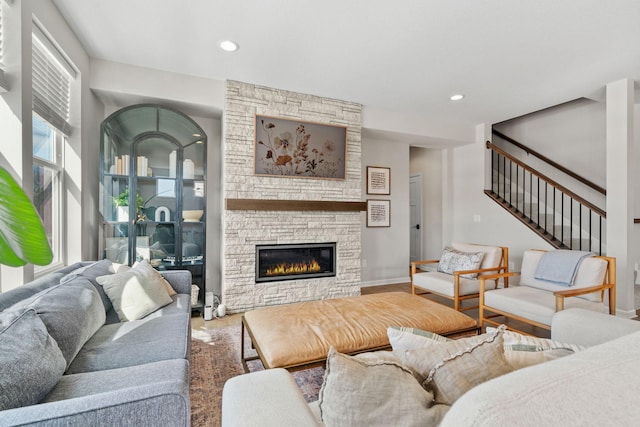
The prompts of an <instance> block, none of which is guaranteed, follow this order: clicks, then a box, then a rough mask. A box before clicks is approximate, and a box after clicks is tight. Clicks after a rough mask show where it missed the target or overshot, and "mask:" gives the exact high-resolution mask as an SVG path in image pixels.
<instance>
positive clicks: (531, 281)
mask: <svg viewBox="0 0 640 427" xmlns="http://www.w3.org/2000/svg"><path fill="white" fill-rule="evenodd" d="M544 253H545V252H544V251H537V250H528V251H525V252H524V255H523V257H522V269H521V273H520V285H521V286H529V287H532V288H537V289H542V290H545V291H549V292H555V291H566V290H567V286H566V285H562V284H558V283H553V282H548V281H545V280H538V279H536V278H535V274H536V270H537V268H538V263H539V262H540V259H541V258H542V256H543V255H544ZM606 272H607V262H606V261H605V260H603V259H602V258H597V257H587V258H584V259H583V260H582V262H581V263H580V266H579V267H578V271H577V272H576V275H575V279H574V280H573V285H572V286H571V288H573V289H575V288H588V287H590V286H597V285H601V284H602V282H603V280H604V276H605V274H606ZM578 298H582V299H586V300H587V301H593V302H602V293H601V292H595V293H592V294H588V295H581V296H579V297H578Z"/></svg>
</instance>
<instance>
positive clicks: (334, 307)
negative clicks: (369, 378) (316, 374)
mask: <svg viewBox="0 0 640 427" xmlns="http://www.w3.org/2000/svg"><path fill="white" fill-rule="evenodd" d="M389 326H405V327H411V328H419V329H423V330H428V331H431V332H435V333H437V334H440V335H445V336H456V335H466V334H473V333H477V332H478V331H479V328H478V324H477V322H476V321H475V320H474V319H473V318H471V317H469V316H467V315H466V314H463V313H460V312H458V311H456V310H454V309H452V308H449V307H447V306H444V305H442V304H438V303H435V302H433V301H429V300H427V299H425V298H422V297H419V296H416V295H412V294H408V293H404V292H388V293H380V294H372V295H361V296H355V297H347V298H336V299H326V300H318V301H308V302H301V303H296V304H289V305H279V306H272V307H266V308H260V309H256V310H251V311H248V312H246V313H245V314H244V315H243V318H242V346H241V349H242V350H241V358H242V364H243V366H244V369H245V371H246V372H248V371H249V369H248V367H247V364H246V362H247V361H249V360H255V359H258V358H260V360H261V361H262V364H263V365H264V367H265V368H267V369H268V368H286V369H289V370H296V369H306V368H309V367H312V366H314V365H320V364H322V363H323V362H324V361H325V359H326V357H327V353H328V352H329V348H330V347H335V348H336V350H337V351H339V352H341V353H345V354H357V353H361V352H364V351H371V350H380V349H385V348H389V339H388V338H387V328H388V327H389ZM245 329H246V330H247V332H248V334H249V337H250V339H251V343H252V345H253V347H254V348H255V349H256V351H257V352H258V357H250V358H247V357H245V351H244V336H245V334H244V330H245Z"/></svg>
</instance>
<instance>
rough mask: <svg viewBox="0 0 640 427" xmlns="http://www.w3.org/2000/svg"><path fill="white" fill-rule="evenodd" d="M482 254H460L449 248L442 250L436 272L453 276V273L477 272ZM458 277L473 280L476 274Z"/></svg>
mask: <svg viewBox="0 0 640 427" xmlns="http://www.w3.org/2000/svg"><path fill="white" fill-rule="evenodd" d="M483 257H484V252H461V251H457V250H455V249H453V248H451V247H446V248H444V249H443V250H442V254H441V255H440V261H439V262H438V271H439V272H441V273H446V274H453V272H454V271H461V270H477V269H478V268H480V264H481V263H482V258H483ZM460 277H465V278H467V279H475V278H476V277H478V273H468V274H461V275H460Z"/></svg>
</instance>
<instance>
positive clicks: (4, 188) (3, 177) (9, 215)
mask: <svg viewBox="0 0 640 427" xmlns="http://www.w3.org/2000/svg"><path fill="white" fill-rule="evenodd" d="M52 259H53V253H52V252H51V248H50V247H49V241H48V239H47V234H46V233H45V230H44V227H43V226H42V221H41V220H40V216H39V215H38V212H36V210H35V208H34V207H33V204H32V203H31V201H30V200H29V198H28V197H27V195H26V194H25V193H24V191H22V188H20V185H18V183H17V182H16V181H15V180H14V179H13V177H11V175H10V174H9V173H8V172H7V171H6V170H4V169H3V168H0V264H4V265H8V266H11V267H20V266H22V265H25V264H26V263H28V262H30V263H33V264H37V265H47V264H49V263H50V262H51V260H52Z"/></svg>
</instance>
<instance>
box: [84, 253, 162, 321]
mask: <svg viewBox="0 0 640 427" xmlns="http://www.w3.org/2000/svg"><path fill="white" fill-rule="evenodd" d="M96 280H97V281H98V283H99V284H101V285H102V286H103V288H104V291H105V293H106V294H107V296H108V297H109V299H110V300H111V303H112V304H113V308H114V309H115V311H116V313H118V317H119V318H120V320H122V321H123V322H126V321H130V320H137V319H141V318H143V317H144V316H146V315H148V314H149V313H153V312H154V311H156V310H157V309H159V308H160V307H163V306H165V305H167V304H170V303H171V302H172V299H171V297H170V296H169V294H168V292H167V290H166V285H165V282H166V281H165V279H164V278H163V277H162V276H161V275H160V274H159V273H158V272H157V271H156V270H155V269H153V268H152V267H151V266H150V265H149V264H148V263H146V262H141V263H139V264H138V265H136V266H135V267H133V268H131V269H130V270H128V271H125V272H122V273H117V274H110V275H106V276H100V277H98V278H96Z"/></svg>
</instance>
